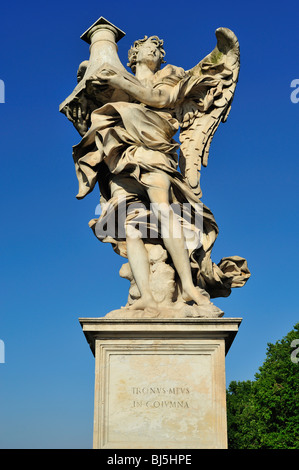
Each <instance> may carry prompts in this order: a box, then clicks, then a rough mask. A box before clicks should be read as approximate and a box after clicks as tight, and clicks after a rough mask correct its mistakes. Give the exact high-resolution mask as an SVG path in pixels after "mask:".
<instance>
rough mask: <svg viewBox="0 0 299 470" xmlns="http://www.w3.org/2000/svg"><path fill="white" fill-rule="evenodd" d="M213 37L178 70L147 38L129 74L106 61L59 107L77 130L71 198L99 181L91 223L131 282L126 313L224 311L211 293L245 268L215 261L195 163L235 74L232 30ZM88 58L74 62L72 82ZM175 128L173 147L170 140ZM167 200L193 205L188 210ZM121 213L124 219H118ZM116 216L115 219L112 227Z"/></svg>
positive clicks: (241, 276) (225, 105) (203, 156)
mask: <svg viewBox="0 0 299 470" xmlns="http://www.w3.org/2000/svg"><path fill="white" fill-rule="evenodd" d="M216 38H217V45H216V47H215V49H214V50H213V51H212V52H211V53H210V54H209V55H208V56H207V57H205V58H204V59H203V60H202V61H200V62H199V63H198V64H197V65H196V66H195V67H194V68H192V69H191V70H188V71H185V70H183V68H181V67H176V66H173V65H165V66H163V67H162V68H161V65H162V64H163V63H165V62H164V56H165V51H164V48H163V41H162V40H160V39H159V38H158V37H157V36H151V37H146V36H145V37H144V39H141V40H138V41H135V43H134V45H133V46H132V47H131V49H130V51H129V54H128V57H129V63H128V66H129V67H130V68H131V70H132V74H131V73H129V72H127V71H125V70H124V69H122V70H119V69H117V68H116V67H114V66H112V65H109V64H105V65H104V66H103V67H102V68H101V70H100V71H99V72H97V73H94V74H92V75H91V76H90V77H89V78H88V80H87V81H86V90H85V98H83V99H81V101H80V102H77V103H75V104H73V105H72V106H69V107H68V108H67V111H66V114H67V117H68V119H69V120H71V121H72V122H73V124H74V126H75V127H76V129H77V130H78V131H79V133H80V135H81V137H82V140H81V141H80V142H79V143H78V144H77V145H75V146H74V147H73V158H74V162H75V168H76V174H77V177H78V181H79V193H78V195H77V198H78V199H81V198H84V197H85V196H86V195H87V194H88V193H90V192H91V191H92V190H93V189H94V187H95V185H97V184H98V186H99V189H100V195H101V202H102V207H103V211H102V213H101V215H100V217H99V218H98V219H93V220H92V221H90V223H89V225H90V226H91V228H92V229H93V231H94V233H95V235H96V236H97V237H98V238H99V239H100V240H101V241H103V242H108V243H111V244H112V246H113V249H114V251H115V252H116V253H118V254H119V255H121V256H123V257H125V258H127V259H128V263H127V264H126V265H124V268H123V270H121V272H120V274H121V275H122V276H123V277H126V278H127V279H130V281H131V291H130V295H129V299H128V303H127V305H126V311H127V310H130V311H132V315H134V312H135V314H137V312H136V311H139V313H140V312H141V313H140V315H141V316H142V315H146V312H159V311H162V310H163V308H164V309H166V310H167V311H169V309H172V310H171V311H172V312H175V311H181V312H182V311H184V312H185V313H184V314H182V315H185V316H203V317H217V316H222V315H223V312H222V311H221V310H220V309H219V308H218V307H216V306H215V305H214V304H213V303H212V302H211V298H215V297H220V296H221V297H226V296H228V295H229V294H230V292H231V288H232V287H241V286H243V285H244V284H245V282H246V281H247V280H248V278H249V276H250V272H249V270H248V267H247V263H246V260H245V259H243V258H241V257H239V256H232V257H228V258H223V259H222V260H221V261H220V262H219V263H218V264H215V263H214V262H212V260H211V251H212V247H213V244H214V242H215V240H216V238H217V235H218V227H217V224H216V221H215V219H214V216H213V214H212V212H211V211H210V210H209V209H208V208H207V207H206V206H205V205H204V204H203V202H202V191H201V187H200V173H201V167H202V166H207V163H208V155H209V148H210V144H211V140H212V138H213V135H214V133H215V131H216V130H217V128H218V126H219V124H220V122H225V121H226V119H227V116H228V114H229V111H230V108H231V103H232V100H233V97H234V92H235V87H236V84H237V80H238V74H239V45H238V40H237V38H236V36H235V35H234V33H233V32H232V31H230V30H229V29H226V28H219V29H217V31H216ZM86 64H87V63H85V62H83V63H82V64H81V65H80V67H79V70H78V80H79V81H80V80H81V79H82V77H83V76H84V73H85V71H86ZM107 90H110V94H109V93H108V95H109V98H107V99H106V100H105V99H103V96H104V95H105V92H106V91H107ZM108 95H107V96H108ZM97 96H98V97H99V98H98V99H97ZM101 97H102V98H101ZM178 131H179V139H180V145H179V144H178V143H177V142H176V141H175V140H174V136H175V135H176V133H177V132H178ZM178 150H179V154H178ZM120 201H122V202H123V204H122V205H121V204H120ZM138 203H139V209H138V210H136V207H137V206H138ZM136 204H137V206H136ZM120 206H121V207H122V209H120ZM174 207H181V208H183V207H189V208H190V210H189V211H187V215H186V216H185V213H186V211H184V210H182V211H175V210H174V209H173V208H174ZM120 211H121V212H122V214H123V213H125V216H124V217H118V215H119V214H118V212H120ZM116 214H117V216H116V217H115V215H116ZM196 215H198V216H199V218H198V219H197V220H201V225H200V228H199V227H198V226H197V225H198V224H196V222H195V220H196ZM151 216H153V217H151ZM113 217H114V219H113V220H114V221H115V220H117V221H119V220H121V221H122V222H121V223H120V222H118V227H116V230H114V232H113V233H112V232H111V233H109V231H108V232H107V226H108V225H109V218H111V220H112V218H113ZM114 225H115V224H114ZM120 225H121V227H120ZM111 226H112V225H111ZM142 227H143V228H144V227H146V228H147V229H148V231H144V230H142ZM149 233H150V235H149ZM190 233H193V235H194V236H193V237H192V236H191V237H190ZM186 234H189V235H188V236H187V235H186ZM190 240H191V242H190V243H189V241H190ZM194 240H197V242H194ZM159 257H160V258H159ZM161 262H162V264H161ZM155 263H156V264H155ZM157 263H158V264H157ZM159 263H160V264H159ZM159 266H160V267H159ZM161 266H162V267H161ZM155 276H156V277H155ZM186 308H187V310H186ZM182 309H183V310H182ZM184 309H185V310H184ZM186 312H187V313H186ZM177 315H180V314H177Z"/></svg>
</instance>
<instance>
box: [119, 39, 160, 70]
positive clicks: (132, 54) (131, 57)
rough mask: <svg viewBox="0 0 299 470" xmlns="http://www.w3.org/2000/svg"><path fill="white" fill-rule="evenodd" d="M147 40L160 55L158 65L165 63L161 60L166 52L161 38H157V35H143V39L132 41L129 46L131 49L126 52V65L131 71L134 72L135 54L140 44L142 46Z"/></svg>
mask: <svg viewBox="0 0 299 470" xmlns="http://www.w3.org/2000/svg"><path fill="white" fill-rule="evenodd" d="M147 42H150V43H152V44H154V45H155V46H156V47H157V49H158V50H159V52H160V57H161V61H160V64H159V66H161V64H165V63H166V61H165V60H163V57H165V54H166V52H165V50H164V48H163V44H164V41H163V39H159V38H158V36H150V37H148V36H144V38H143V39H138V40H137V41H135V42H134V44H133V46H132V47H131V49H130V50H129V53H128V59H129V62H128V64H127V65H128V67H130V68H131V70H132V72H133V73H135V72H136V64H137V55H138V52H139V49H140V47H141V46H143V45H144V44H145V43H147Z"/></svg>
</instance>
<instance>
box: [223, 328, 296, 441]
mask: <svg viewBox="0 0 299 470" xmlns="http://www.w3.org/2000/svg"><path fill="white" fill-rule="evenodd" d="M298 339H299V323H297V324H296V325H295V327H294V330H292V331H290V333H288V334H287V336H285V337H284V338H283V339H282V340H281V341H277V342H276V343H275V344H271V343H268V347H267V355H266V360H265V362H264V364H263V365H262V367H260V368H259V372H258V373H257V374H256V375H255V380H254V381H249V380H248V381H245V382H235V381H234V382H231V383H230V385H229V388H228V391H227V421H228V444H229V448H232V449H299V362H297V361H298V359H296V357H297V358H299V354H296V351H295V354H294V353H293V360H292V358H291V353H292V352H293V351H294V347H295V346H294V343H293V347H292V346H291V345H292V342H293V341H294V340H297V347H298V346H299V345H298Z"/></svg>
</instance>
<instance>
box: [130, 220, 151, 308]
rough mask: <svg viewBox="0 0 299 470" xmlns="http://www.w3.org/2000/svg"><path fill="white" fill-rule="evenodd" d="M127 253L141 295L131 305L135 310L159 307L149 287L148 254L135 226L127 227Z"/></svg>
mask: <svg viewBox="0 0 299 470" xmlns="http://www.w3.org/2000/svg"><path fill="white" fill-rule="evenodd" d="M126 242H127V255H128V260H129V263H130V267H131V270H132V273H133V276H134V279H135V281H136V284H137V287H138V289H139V291H140V294H141V297H140V299H138V300H136V301H135V302H134V304H133V305H132V306H131V307H130V308H132V309H134V310H138V309H141V310H143V309H145V308H149V307H151V308H157V306H158V305H157V303H156V301H155V299H154V298H153V295H152V292H151V290H150V287H149V274H150V266H149V260H148V254H147V251H146V248H145V246H144V243H143V241H142V239H141V236H140V234H139V231H138V230H137V229H135V228H134V227H133V226H130V225H129V226H127V227H126Z"/></svg>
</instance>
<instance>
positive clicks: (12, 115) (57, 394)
mask: <svg viewBox="0 0 299 470" xmlns="http://www.w3.org/2000/svg"><path fill="white" fill-rule="evenodd" d="M100 16H104V17H106V18H107V19H109V20H110V21H111V22H112V23H114V24H115V25H117V26H118V27H119V28H120V29H122V30H124V31H125V32H126V36H125V38H123V39H122V40H121V41H120V42H119V56H120V58H121V60H122V62H123V63H124V64H125V65H126V63H127V51H128V49H129V47H130V45H131V44H132V43H133V41H134V40H135V39H139V38H142V37H143V36H144V35H145V34H146V35H158V36H159V37H161V38H163V39H164V41H165V48H166V52H167V55H166V60H167V62H168V63H170V64H174V65H178V66H182V67H184V68H185V69H188V68H191V67H192V66H194V65H195V64H196V63H197V62H199V60H201V59H202V58H203V57H204V56H205V55H207V54H208V53H209V52H210V51H211V50H212V49H213V48H214V46H215V35H214V32H215V30H216V28H217V27H219V26H225V27H228V28H230V29H232V30H233V31H234V32H235V34H236V35H237V37H238V39H239V42H240V48H241V72H240V77H239V84H238V86H237V90H236V95H235V100H234V103H233V106H232V110H231V114H230V116H229V119H228V121H227V123H226V124H222V125H221V126H220V128H219V129H218V131H217V133H216V135H215V137H214V141H213V143H212V146H211V151H210V159H209V165H208V167H207V168H206V169H205V170H204V172H203V175H202V185H203V193H204V197H203V202H204V203H205V204H206V205H207V206H208V207H210V208H211V210H212V211H213V213H214V215H215V218H216V220H217V223H218V225H219V228H220V234H219V237H218V240H217V242H216V245H215V247H214V251H213V260H214V261H215V262H218V261H219V260H220V259H221V258H222V257H225V256H230V255H234V254H237V255H240V256H243V257H245V258H246V259H247V260H248V264H249V268H250V270H251V272H252V277H251V279H250V280H249V281H248V283H247V285H246V286H245V287H243V288H242V289H239V290H238V289H235V290H233V292H232V294H231V296H230V297H229V298H227V299H218V300H216V302H215V303H216V304H217V305H218V306H219V307H221V308H222V309H223V310H224V311H225V314H226V316H227V317H242V318H243V323H242V325H241V328H240V331H239V333H238V335H237V337H236V339H235V342H234V343H233V345H232V347H231V350H230V351H229V353H228V356H227V362H226V367H227V384H229V382H230V381H232V380H247V379H250V380H252V379H253V378H254V374H255V373H256V372H257V371H258V368H259V367H260V366H261V365H262V363H263V361H264V359H265V355H266V346H267V343H268V342H276V341H277V340H279V339H281V338H282V337H283V336H285V335H286V334H287V333H288V332H289V331H290V330H292V329H293V326H294V324H295V323H297V322H298V321H299V315H298V276H297V273H298V261H299V260H298V249H297V240H298V236H297V232H298V116H299V103H298V104H294V103H292V102H291V100H290V94H291V91H292V89H291V88H290V83H291V81H292V80H294V79H296V78H297V79H299V61H298V3H297V2H295V1H289V2H278V1H276V2H273V1H270V0H267V1H265V2H260V1H257V0H252V1H250V2H247V1H243V2H240V1H230V0H228V1H226V2H223V1H220V0H215V1H214V2H198V1H197V0H196V1H195V0H194V1H185V2H181V1H176V0H165V1H163V0H162V1H161V0H159V1H157V0H151V1H148V2H141V1H140V0H138V1H135V0H134V1H131V0H127V1H114V2H99V1H98V0H97V1H95V0H89V1H87V2H83V3H82V2H81V1H80V2H79V1H78V0H71V1H70V0H59V1H57V0H52V1H51V2H47V3H40V2H37V1H32V0H28V1H26V2H20V1H19V2H18V1H17V2H5V5H2V6H1V31H0V41H1V47H0V58H1V67H0V79H1V80H3V81H4V82H5V103H4V104H3V103H2V104H0V122H1V127H0V135H1V138H0V139H1V140H0V142H1V144H0V145H1V147H0V149H1V186H0V190H1V198H0V204H1V223H2V228H1V284H0V287H1V296H0V339H2V340H3V341H4V343H5V353H6V357H5V364H1V363H0V448H76V447H77V448H80V447H81V448H91V446H92V423H93V386H94V385H93V380H94V359H93V356H92V354H91V351H90V350H89V347H88V345H87V342H86V340H85V338H84V335H83V333H82V331H81V327H80V325H79V322H78V318H79V317H96V316H103V315H105V314H106V313H107V312H109V311H111V310H113V309H116V308H119V307H120V306H121V305H124V304H125V303H126V297H127V292H128V281H126V280H124V279H121V278H120V277H119V276H118V270H119V268H120V266H121V264H122V263H123V262H124V260H123V259H122V258H120V257H118V256H117V255H116V254H114V252H113V251H112V248H111V247H110V246H109V245H105V244H101V243H100V242H99V241H98V240H97V239H96V238H95V237H94V235H93V233H92V231H91V230H90V228H89V227H88V221H89V220H90V219H91V218H93V217H94V211H95V208H96V205H97V204H98V198H99V195H98V192H97V191H94V193H93V194H91V195H89V196H88V197H86V198H85V199H84V200H82V201H78V200H77V199H76V198H75V195H76V194H77V179H76V175H75V170H74V165H73V161H72V145H74V144H75V143H77V142H78V141H79V134H77V132H76V131H75V129H74V128H73V127H72V125H71V124H70V123H69V122H68V121H67V119H66V118H65V116H63V115H62V114H60V113H59V111H58V106H59V104H60V103H61V102H62V101H63V100H64V98H65V97H66V96H67V95H68V94H69V93H70V92H71V91H72V89H73V87H74V86H75V84H76V70H77V66H78V64H79V63H80V62H81V61H82V60H84V59H87V58H88V57H89V51H88V45H87V44H86V43H84V42H83V41H81V40H80V35H81V34H82V33H83V32H84V31H85V30H86V29H87V28H88V27H89V26H90V25H91V24H92V23H93V22H94V21H95V20H96V19H97V18H98V17H100Z"/></svg>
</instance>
